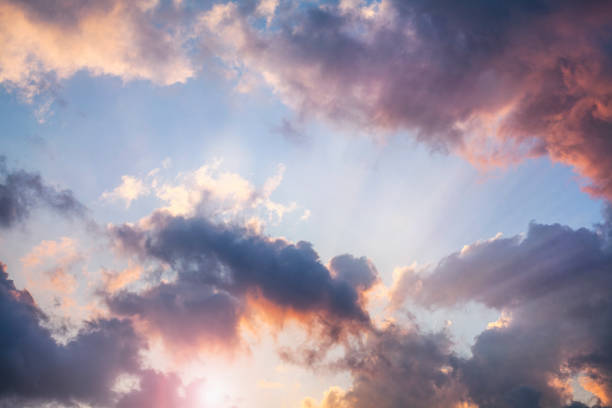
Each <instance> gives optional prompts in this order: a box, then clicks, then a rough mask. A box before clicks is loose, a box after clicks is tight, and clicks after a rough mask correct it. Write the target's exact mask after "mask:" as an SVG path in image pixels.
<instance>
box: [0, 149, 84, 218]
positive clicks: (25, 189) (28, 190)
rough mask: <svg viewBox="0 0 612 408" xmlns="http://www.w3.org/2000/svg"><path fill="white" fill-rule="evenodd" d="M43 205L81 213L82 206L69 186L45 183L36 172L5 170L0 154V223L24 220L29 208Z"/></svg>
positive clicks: (4, 163)
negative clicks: (64, 188) (60, 187)
mask: <svg viewBox="0 0 612 408" xmlns="http://www.w3.org/2000/svg"><path fill="white" fill-rule="evenodd" d="M36 207H46V208H49V209H51V210H53V211H55V212H57V213H59V214H62V215H65V216H78V217H82V216H83V215H84V214H85V212H86V208H85V206H84V205H83V204H81V203H80V202H79V201H78V200H77V199H76V198H75V197H74V195H73V194H72V191H70V190H59V189H57V188H56V187H53V186H49V185H47V184H46V183H45V182H44V181H43V179H42V177H41V176H40V175H39V174H35V173H29V172H26V171H24V170H9V169H8V168H7V166H6V159H5V158H4V157H3V156H0V227H3V228H9V227H12V226H13V225H15V224H17V223H20V222H23V221H25V220H26V219H27V218H28V216H29V215H30V212H31V211H32V209H34V208H36Z"/></svg>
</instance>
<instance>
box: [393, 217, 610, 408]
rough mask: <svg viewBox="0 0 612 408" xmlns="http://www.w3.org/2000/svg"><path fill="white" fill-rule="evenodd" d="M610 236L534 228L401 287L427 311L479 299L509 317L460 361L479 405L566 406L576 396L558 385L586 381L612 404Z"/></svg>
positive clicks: (599, 231) (453, 258)
mask: <svg viewBox="0 0 612 408" xmlns="http://www.w3.org/2000/svg"><path fill="white" fill-rule="evenodd" d="M609 233H610V230H609V229H608V223H603V224H602V225H600V226H598V228H596V229H595V230H589V229H584V228H582V229H578V230H573V229H571V228H569V227H565V226H561V225H541V224H535V223H534V224H531V225H530V227H529V230H528V232H527V234H526V236H525V237H513V238H508V239H502V238H498V239H494V240H490V241H486V242H480V243H476V244H473V245H471V246H469V247H467V248H465V249H464V250H463V251H461V252H460V253H455V254H452V255H450V256H448V257H447V258H445V259H443V260H442V261H441V262H440V263H439V264H438V265H437V267H435V268H434V269H433V270H432V271H430V272H429V274H427V275H425V276H419V275H417V274H415V273H413V272H411V271H407V272H406V274H405V275H404V276H402V278H401V279H402V280H404V281H405V282H404V284H399V285H396V288H399V289H398V290H402V291H404V292H405V293H404V294H405V295H407V297H408V298H409V299H411V300H412V301H415V302H417V303H420V304H423V305H426V306H428V307H430V308H439V307H453V306H456V305H460V304H462V303H465V302H468V301H476V302H480V303H482V304H484V305H487V306H489V307H492V308H496V309H499V310H501V311H504V312H505V313H506V315H507V316H508V317H507V319H506V322H500V324H499V325H498V327H496V328H491V329H489V330H486V331H484V332H483V333H481V334H480V335H479V336H478V337H477V338H476V342H475V344H474V345H473V347H472V353H473V357H472V358H470V359H458V363H457V364H458V368H459V372H460V377H461V380H462V382H463V383H464V384H465V385H466V386H467V387H468V389H469V392H470V396H471V398H472V399H473V401H474V402H476V403H477V404H478V405H479V407H481V408H488V407H557V406H561V405H563V403H564V402H566V401H567V399H568V397H569V396H568V395H567V393H566V392H564V391H563V389H562V388H560V387H558V386H556V385H555V382H554V380H555V379H559V380H561V381H567V380H568V379H569V378H571V377H572V376H574V375H579V374H582V375H585V376H586V377H587V378H590V380H591V382H592V383H593V384H598V385H599V387H600V391H598V392H597V393H598V394H599V397H601V399H602V400H603V401H605V400H607V401H610V397H611V396H612V385H611V384H612V347H610V345H612V297H611V296H610V294H612V246H611V245H610V243H611V242H610V235H609ZM591 388H592V389H593V390H594V389H595V388H593V387H591Z"/></svg>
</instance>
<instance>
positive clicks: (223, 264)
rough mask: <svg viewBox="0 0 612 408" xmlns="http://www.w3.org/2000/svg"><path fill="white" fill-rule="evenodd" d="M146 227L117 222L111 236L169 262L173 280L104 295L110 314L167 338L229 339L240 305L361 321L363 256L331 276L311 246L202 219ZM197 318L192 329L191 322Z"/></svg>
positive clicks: (344, 259) (344, 261) (339, 263)
mask: <svg viewBox="0 0 612 408" xmlns="http://www.w3.org/2000/svg"><path fill="white" fill-rule="evenodd" d="M150 225H151V227H150V228H147V229H142V228H138V227H133V226H128V225H122V226H118V227H113V228H111V231H110V232H111V235H112V236H113V238H114V240H115V241H116V242H117V243H118V245H119V246H120V247H121V248H123V250H125V251H127V252H129V253H136V254H139V255H140V256H141V257H143V258H152V259H157V260H159V261H162V262H163V263H165V264H167V265H170V266H171V267H172V268H173V269H174V270H175V271H176V272H177V273H178V276H177V279H176V281H174V282H173V283H169V284H160V285H158V286H156V287H154V288H153V289H150V290H148V291H145V292H142V293H138V294H136V293H127V292H124V293H120V294H118V295H114V296H110V297H109V298H108V303H109V305H110V307H111V309H112V310H114V311H115V312H117V313H120V314H124V315H134V316H139V317H140V318H143V319H145V320H147V321H148V323H150V324H152V325H153V326H154V327H156V328H157V329H158V330H160V331H162V332H164V333H165V336H167V337H169V338H170V339H172V337H174V336H181V333H187V334H189V333H192V334H193V335H194V336H196V335H197V334H198V333H200V335H201V336H203V337H206V336H207V333H209V334H208V335H212V336H217V337H219V338H222V337H226V338H229V339H231V338H232V337H233V336H235V329H236V325H237V322H238V318H239V317H240V316H241V315H244V314H245V313H248V310H246V309H245V307H246V303H245V302H247V300H250V301H252V302H254V303H251V305H253V304H256V305H260V306H262V307H263V309H265V310H268V311H270V312H271V313H272V314H280V315H284V314H286V313H289V314H293V315H294V316H296V317H297V318H309V317H314V316H321V317H324V318H325V319H331V320H332V321H338V322H339V321H343V320H345V321H346V322H343V323H342V324H343V325H344V324H346V325H349V324H351V322H352V323H354V324H358V325H367V324H369V316H368V313H367V312H366V311H365V309H364V305H363V299H362V297H361V293H362V292H363V291H364V290H366V289H368V288H369V287H370V286H371V285H372V284H373V283H374V281H375V280H376V279H377V276H376V273H377V272H376V269H375V268H374V267H373V265H372V264H371V262H370V261H368V260H367V259H365V258H353V257H352V256H350V255H344V256H341V257H338V258H335V259H334V260H332V268H333V269H334V272H335V275H332V273H331V272H330V270H328V269H327V268H326V267H325V266H324V265H323V264H322V263H321V261H320V259H319V256H318V254H317V253H316V252H315V251H314V250H313V248H312V246H311V244H309V243H307V242H303V241H301V242H298V243H297V244H293V243H290V242H287V241H285V240H283V239H273V238H269V237H266V236H263V235H259V234H256V233H253V232H251V231H249V230H247V229H244V228H241V227H237V226H230V225H226V224H222V225H221V224H213V223H211V222H210V221H208V220H206V219H204V218H183V217H173V216H169V215H167V214H163V213H156V214H154V215H153V216H152V218H151V223H150ZM197 316H203V318H202V320H201V321H200V323H201V324H200V323H199V324H196V325H193V322H192V320H193V319H194V318H196V317H197Z"/></svg>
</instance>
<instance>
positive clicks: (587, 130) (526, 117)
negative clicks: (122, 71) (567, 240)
mask: <svg viewBox="0 0 612 408" xmlns="http://www.w3.org/2000/svg"><path fill="white" fill-rule="evenodd" d="M348 3H357V4H358V3H359V2H311V3H307V4H299V5H297V4H295V3H293V2H281V4H280V6H279V7H278V9H277V11H276V17H275V20H273V23H272V29H265V30H262V29H260V28H258V27H257V25H256V24H253V23H252V21H254V20H253V19H252V17H253V16H252V15H251V14H247V13H246V12H245V11H244V10H241V9H239V8H238V7H235V8H234V10H235V11H234V12H233V14H232V13H231V12H228V11H226V13H225V14H224V18H223V19H221V21H219V20H214V22H213V23H212V24H211V27H210V36H209V37H211V38H215V35H217V34H218V35H219V36H221V37H222V38H221V42H222V43H223V44H224V45H223V46H222V47H218V48H217V49H215V50H216V51H217V52H218V53H220V54H222V55H223V53H224V52H227V47H228V46H229V47H230V48H232V49H233V50H234V53H233V54H230V55H229V56H228V61H230V62H232V63H235V61H236V59H235V56H239V57H240V58H241V61H242V62H243V63H244V65H245V66H246V67H248V68H250V69H251V70H252V71H254V72H260V73H263V74H264V76H265V79H266V81H268V82H269V83H270V84H271V85H272V86H274V87H275V88H276V90H277V91H278V93H279V94H280V96H281V97H282V98H283V99H284V100H285V101H286V102H288V103H289V104H291V105H292V106H294V107H296V108H297V109H298V110H299V111H300V112H301V113H306V114H313V115H321V116H324V117H326V118H330V119H332V120H333V121H338V122H340V123H349V124H351V125H352V126H355V127H358V128H361V129H366V131H371V130H372V131H376V130H380V129H383V130H401V129H404V130H411V131H414V132H416V134H417V138H418V139H419V140H422V141H424V142H426V143H428V144H429V145H430V146H432V147H433V148H435V149H442V150H447V149H449V150H451V151H456V152H459V153H460V154H462V155H464V156H465V157H467V158H468V159H470V160H471V161H473V162H476V163H479V164H491V163H507V162H513V161H516V160H520V159H522V158H525V157H533V156H540V155H545V154H547V155H549V156H550V157H551V158H552V159H553V160H556V161H560V162H563V163H566V164H569V165H571V166H574V167H575V168H576V170H577V171H578V172H579V173H580V174H581V175H583V176H586V177H587V178H589V179H590V180H591V181H592V184H591V185H590V186H588V191H589V192H591V193H593V194H595V195H597V196H603V197H606V198H608V199H612V176H611V175H612V162H611V161H610V160H609V157H610V156H612V138H611V137H610V135H611V134H612V102H611V101H612V24H611V23H610V21H612V5H611V4H610V2H609V1H607V0H589V1H581V2H576V1H571V0H561V1H559V0H535V1H531V0H529V1H528V0H521V1H512V2H508V1H501V0H499V1H498V0H493V1H487V0H468V1H460V2H457V1H454V0H434V1H422V0H407V1H406V0H401V1H400V0H388V1H382V2H368V3H369V4H368V5H367V6H369V9H367V10H366V4H365V2H364V3H363V6H362V7H344V5H345V4H348ZM255 21H256V20H255ZM225 28H227V31H223V30H224V29H225ZM237 32H240V33H241V35H240V36H239V35H237V34H236V33H237ZM209 37H206V38H205V39H204V40H203V42H204V43H205V46H206V47H213V48H214V41H212V40H211V39H210V38H209Z"/></svg>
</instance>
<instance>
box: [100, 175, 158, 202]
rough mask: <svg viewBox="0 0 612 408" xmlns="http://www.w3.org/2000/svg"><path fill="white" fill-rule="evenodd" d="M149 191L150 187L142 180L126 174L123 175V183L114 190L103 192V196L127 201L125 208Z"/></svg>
mask: <svg viewBox="0 0 612 408" xmlns="http://www.w3.org/2000/svg"><path fill="white" fill-rule="evenodd" d="M148 193H149V189H148V187H147V186H146V185H145V184H144V182H143V181H142V180H139V179H137V178H136V177H132V176H127V175H125V176H121V184H120V185H118V186H117V187H115V188H114V189H113V190H112V191H105V192H104V193H102V198H103V199H105V200H111V201H117V200H122V201H125V208H129V207H130V205H131V204H132V201H134V200H136V199H138V198H139V197H141V196H143V195H146V194H148Z"/></svg>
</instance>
